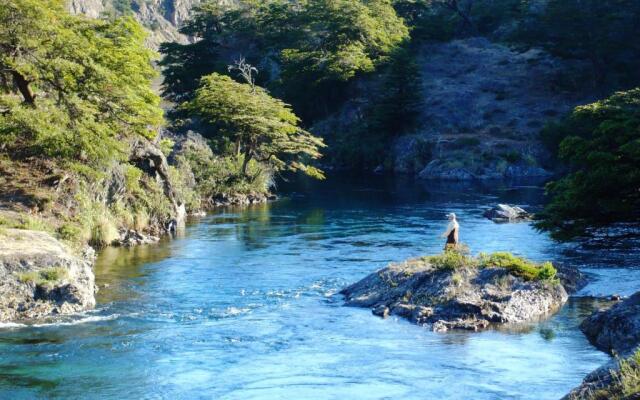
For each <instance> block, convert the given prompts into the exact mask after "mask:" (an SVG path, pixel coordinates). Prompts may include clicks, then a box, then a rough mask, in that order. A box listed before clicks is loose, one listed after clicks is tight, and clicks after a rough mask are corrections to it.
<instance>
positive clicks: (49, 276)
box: [18, 267, 69, 285]
mask: <svg viewBox="0 0 640 400" xmlns="http://www.w3.org/2000/svg"><path fill="white" fill-rule="evenodd" d="M68 276H69V270H67V269H66V268H64V267H50V268H44V269H41V270H38V271H29V272H21V273H19V274H18V280H19V281H20V282H22V283H29V282H33V283H35V284H36V285H43V284H47V283H51V284H53V283H57V282H60V281H63V280H65V279H67V277H68Z"/></svg>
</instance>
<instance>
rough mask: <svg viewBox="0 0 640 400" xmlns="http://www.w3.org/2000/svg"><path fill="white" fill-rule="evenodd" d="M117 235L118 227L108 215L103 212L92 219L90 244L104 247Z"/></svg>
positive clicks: (116, 237)
mask: <svg viewBox="0 0 640 400" xmlns="http://www.w3.org/2000/svg"><path fill="white" fill-rule="evenodd" d="M118 237H119V235H118V228H117V227H116V226H115V224H114V223H113V220H112V219H111V218H109V215H107V214H103V215H100V216H98V217H97V218H95V219H94V220H93V224H92V227H91V239H90V240H89V242H90V244H92V245H94V246H96V247H105V246H109V245H110V244H111V243H113V242H114V241H115V240H116V239H118Z"/></svg>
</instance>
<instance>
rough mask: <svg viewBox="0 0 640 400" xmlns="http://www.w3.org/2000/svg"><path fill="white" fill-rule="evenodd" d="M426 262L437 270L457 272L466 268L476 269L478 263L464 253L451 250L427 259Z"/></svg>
mask: <svg viewBox="0 0 640 400" xmlns="http://www.w3.org/2000/svg"><path fill="white" fill-rule="evenodd" d="M426 261H427V262H428V263H429V264H431V265H433V266H434V267H436V268H437V269H446V270H456V269H460V268H465V267H475V266H476V265H477V261H476V260H475V259H474V258H473V257H471V256H468V255H466V254H465V253H464V252H462V251H457V250H449V251H445V252H444V253H442V254H438V255H436V256H429V257H426Z"/></svg>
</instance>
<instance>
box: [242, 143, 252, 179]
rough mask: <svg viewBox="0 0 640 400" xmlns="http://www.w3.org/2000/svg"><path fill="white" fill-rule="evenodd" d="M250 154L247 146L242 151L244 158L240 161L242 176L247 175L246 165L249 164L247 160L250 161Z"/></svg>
mask: <svg viewBox="0 0 640 400" xmlns="http://www.w3.org/2000/svg"><path fill="white" fill-rule="evenodd" d="M251 156H252V154H251V151H250V150H249V147H247V149H246V150H245V152H244V160H243V161H242V175H243V176H244V177H247V167H248V166H249V161H251Z"/></svg>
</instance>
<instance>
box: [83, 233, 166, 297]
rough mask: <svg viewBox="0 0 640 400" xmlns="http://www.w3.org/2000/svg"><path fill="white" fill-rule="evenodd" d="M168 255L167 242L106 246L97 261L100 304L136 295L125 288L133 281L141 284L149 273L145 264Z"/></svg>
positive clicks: (96, 271) (96, 269)
mask: <svg viewBox="0 0 640 400" xmlns="http://www.w3.org/2000/svg"><path fill="white" fill-rule="evenodd" d="M170 256H171V248H170V247H169V246H166V245H162V244H161V245H144V246H135V247H131V248H117V247H107V248H105V249H103V250H102V251H101V252H100V254H99V256H98V260H97V262H96V268H95V273H96V285H97V286H98V288H99V290H98V294H97V298H96V300H97V301H98V302H99V303H109V302H114V301H121V300H125V299H127V298H129V297H131V296H136V295H137V291H135V290H128V287H129V285H131V284H132V283H133V282H135V284H136V285H138V286H144V282H145V277H146V276H147V275H148V274H149V273H150V272H149V271H147V270H146V269H145V268H144V266H145V265H146V264H147V263H154V262H158V261H160V260H163V259H165V258H168V257H170Z"/></svg>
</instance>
